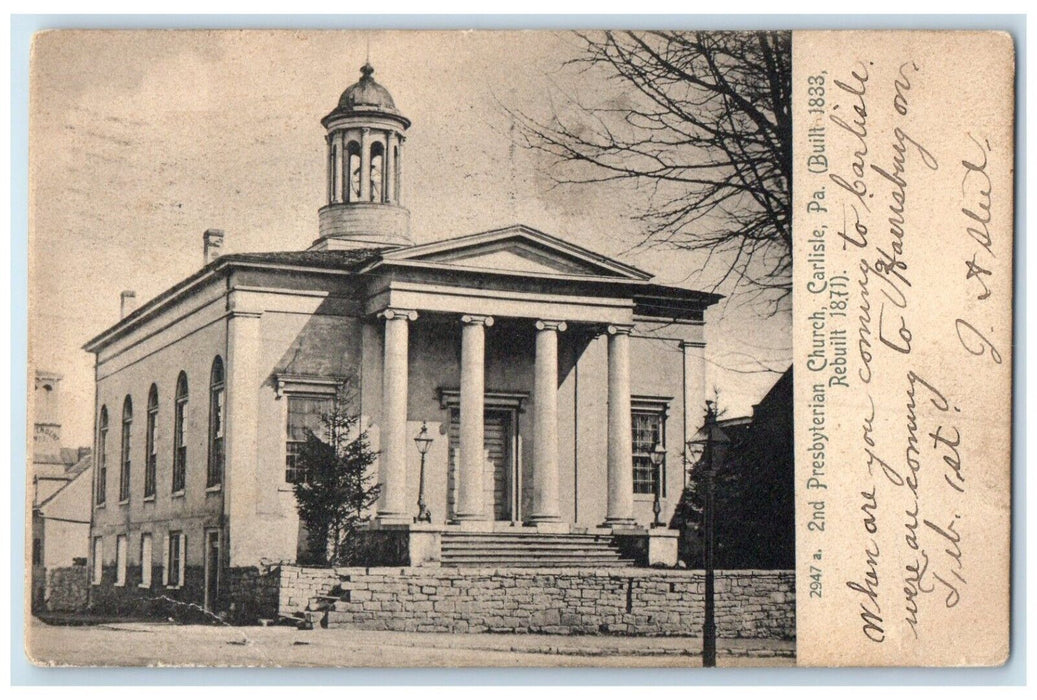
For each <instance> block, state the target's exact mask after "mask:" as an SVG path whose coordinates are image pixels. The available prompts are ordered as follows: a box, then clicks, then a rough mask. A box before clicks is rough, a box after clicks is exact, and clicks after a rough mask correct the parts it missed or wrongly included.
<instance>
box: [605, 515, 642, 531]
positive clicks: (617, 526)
mask: <svg viewBox="0 0 1037 700" xmlns="http://www.w3.org/2000/svg"><path fill="white" fill-rule="evenodd" d="M601 527H607V528H611V529H613V530H632V529H635V528H638V524H637V523H636V522H634V519H633V518H605V522H603V523H602V524H601Z"/></svg>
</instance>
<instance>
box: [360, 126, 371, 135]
mask: <svg viewBox="0 0 1037 700" xmlns="http://www.w3.org/2000/svg"><path fill="white" fill-rule="evenodd" d="M360 133H361V134H370V133H371V127H369V126H362V127H360Z"/></svg>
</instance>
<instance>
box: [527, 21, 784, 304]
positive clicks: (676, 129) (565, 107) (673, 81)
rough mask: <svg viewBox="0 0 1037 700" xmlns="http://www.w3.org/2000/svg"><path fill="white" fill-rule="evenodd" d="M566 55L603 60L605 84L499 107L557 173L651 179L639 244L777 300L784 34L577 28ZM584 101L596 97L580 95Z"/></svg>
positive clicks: (582, 61)
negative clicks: (551, 101) (610, 87)
mask: <svg viewBox="0 0 1037 700" xmlns="http://www.w3.org/2000/svg"><path fill="white" fill-rule="evenodd" d="M576 36H577V37H578V40H579V41H580V43H581V49H582V50H581V56H580V57H579V58H576V59H574V60H573V61H570V62H569V64H568V65H569V66H570V67H575V68H577V69H579V70H586V71H594V70H598V69H604V70H605V71H607V73H608V76H609V77H610V78H611V79H612V82H613V83H615V84H616V85H617V86H618V91H617V95H616V96H613V97H610V98H607V99H604V100H602V99H600V96H594V97H592V98H588V97H586V96H584V97H580V96H571V97H570V99H569V100H568V101H567V102H566V103H565V104H562V105H560V106H557V107H556V108H555V109H554V113H553V114H552V115H551V116H550V117H548V118H546V119H537V118H534V117H531V116H529V115H527V114H525V113H521V112H516V111H515V110H510V111H511V113H512V115H513V117H514V118H515V119H516V121H517V122H518V124H519V125H520V127H521V133H522V134H523V136H524V138H525V141H526V143H527V145H530V146H532V147H534V148H536V149H539V150H541V151H543V152H545V153H547V154H549V155H551V156H553V165H554V166H556V167H553V168H552V176H553V177H554V178H555V180H556V181H557V182H559V183H563V184H586V183H600V182H607V181H617V180H627V181H634V182H635V184H637V185H639V186H640V185H645V184H647V185H649V186H650V189H649V192H650V195H649V196H648V197H646V199H645V206H644V209H643V211H641V212H640V213H639V216H640V217H641V218H642V219H643V220H644V222H645V224H646V231H645V239H644V241H643V243H644V244H651V245H668V246H672V247H675V248H683V249H692V250H700V251H706V252H707V253H708V254H707V255H706V257H705V260H706V263H705V264H704V265H703V269H705V268H706V267H707V266H709V265H711V264H719V265H721V266H722V267H721V268H720V274H719V275H718V276H717V277H716V281H715V282H714V288H719V287H721V286H724V285H726V288H727V289H728V290H730V291H731V293H735V292H741V293H748V294H750V295H751V298H752V299H753V300H764V301H765V302H766V307H767V308H768V309H769V311H770V312H774V311H777V310H778V309H779V308H782V307H783V306H784V305H785V304H786V303H787V301H788V300H789V294H790V290H791V270H792V256H791V252H792V235H791V210H790V200H791V184H792V141H791V139H792V115H791V102H790V92H791V50H790V46H791V35H790V34H789V33H788V32H676V31H652V32H608V31H606V32H600V33H597V32H596V33H577V34H576ZM592 100H596V101H595V102H594V103H592V102H591V101H592Z"/></svg>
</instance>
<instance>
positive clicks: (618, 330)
mask: <svg viewBox="0 0 1037 700" xmlns="http://www.w3.org/2000/svg"><path fill="white" fill-rule="evenodd" d="M605 330H606V331H607V332H608V334H609V335H630V334H631V333H632V332H633V330H634V326H633V324H626V323H622V324H621V323H613V324H611V325H609V326H608V327H607V328H606V329H605Z"/></svg>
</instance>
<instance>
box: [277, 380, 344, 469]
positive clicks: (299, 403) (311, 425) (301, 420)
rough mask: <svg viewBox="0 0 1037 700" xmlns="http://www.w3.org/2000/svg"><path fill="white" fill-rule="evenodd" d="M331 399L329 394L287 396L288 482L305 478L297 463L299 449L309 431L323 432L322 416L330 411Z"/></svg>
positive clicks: (286, 451) (317, 433)
mask: <svg viewBox="0 0 1037 700" xmlns="http://www.w3.org/2000/svg"><path fill="white" fill-rule="evenodd" d="M332 405H333V400H332V398H331V397H329V396H298V395H297V396H289V397H288V434H287V439H286V441H285V475H284V480H285V481H287V482H288V483H289V484H295V483H300V482H303V481H305V480H306V472H305V469H304V468H303V467H302V466H301V465H300V464H299V450H300V448H301V447H302V445H303V443H305V442H306V437H307V435H309V433H311V432H312V433H313V434H315V435H317V436H318V437H320V436H322V435H323V434H324V429H323V422H322V420H321V418H322V416H324V415H327V414H328V413H330V412H331V410H332Z"/></svg>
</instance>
